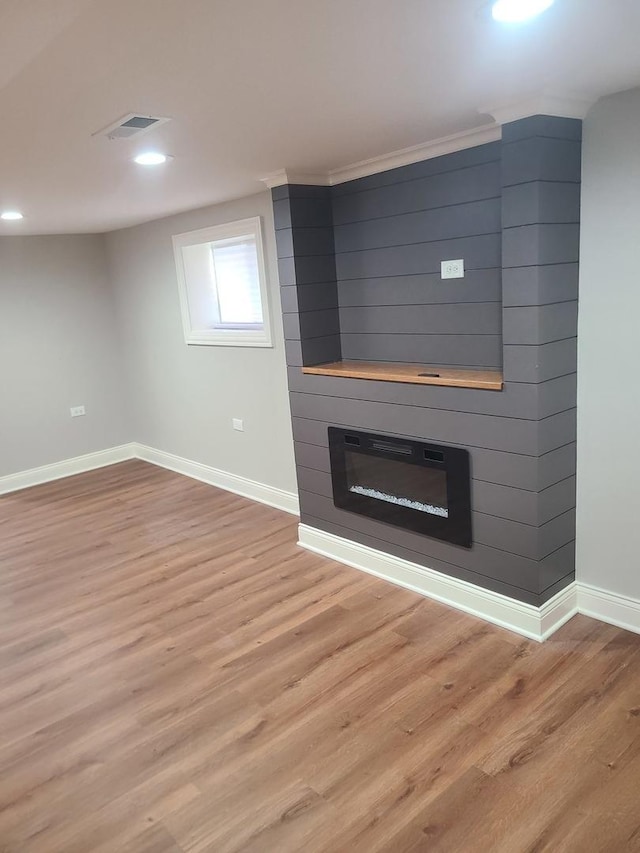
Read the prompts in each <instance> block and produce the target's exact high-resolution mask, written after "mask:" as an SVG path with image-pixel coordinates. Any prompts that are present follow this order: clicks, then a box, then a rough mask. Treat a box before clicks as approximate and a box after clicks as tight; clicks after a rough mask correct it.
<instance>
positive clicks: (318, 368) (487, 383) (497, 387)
mask: <svg viewBox="0 0 640 853" xmlns="http://www.w3.org/2000/svg"><path fill="white" fill-rule="evenodd" d="M302 372H303V373H310V374H314V375H317V376H343V377H347V378H349V379H376V380H378V381H379V382H408V383H411V384H413V385H447V386H450V387H453V388H482V389H484V390H487V391H501V390H502V373H501V372H500V371H499V370H468V369H464V368H459V367H429V366H424V365H420V364H394V363H391V362H387V361H331V362H327V363H326V364H314V365H312V366H309V367H303V368H302Z"/></svg>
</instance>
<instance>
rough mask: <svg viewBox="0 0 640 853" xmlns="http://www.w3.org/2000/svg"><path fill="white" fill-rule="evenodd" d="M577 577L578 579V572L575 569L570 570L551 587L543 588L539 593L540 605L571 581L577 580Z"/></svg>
mask: <svg viewBox="0 0 640 853" xmlns="http://www.w3.org/2000/svg"><path fill="white" fill-rule="evenodd" d="M575 579H576V573H575V570H574V571H572V572H570V573H569V574H568V575H565V576H564V577H562V578H560V580H558V581H556V582H555V583H554V584H552V585H551V586H550V587H547V589H545V590H543V591H542V592H541V593H540V595H539V602H538V606H540V605H542V604H544V603H545V602H546V601H548V600H549V599H550V598H553V596H554V595H556V594H557V593H559V592H561V591H562V590H563V589H564V588H565V587H566V586H568V585H569V584H570V583H573V581H575Z"/></svg>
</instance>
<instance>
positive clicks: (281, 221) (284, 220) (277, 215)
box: [272, 194, 291, 231]
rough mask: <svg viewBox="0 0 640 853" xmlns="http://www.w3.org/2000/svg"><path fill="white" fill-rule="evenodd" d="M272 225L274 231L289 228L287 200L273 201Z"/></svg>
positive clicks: (289, 208) (289, 210)
mask: <svg viewBox="0 0 640 853" xmlns="http://www.w3.org/2000/svg"><path fill="white" fill-rule="evenodd" d="M272 198H273V194H272ZM273 224H274V227H275V229H276V231H278V230H279V229H280V228H291V202H290V200H289V199H288V198H281V199H276V200H274V201H273Z"/></svg>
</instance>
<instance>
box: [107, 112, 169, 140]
mask: <svg viewBox="0 0 640 853" xmlns="http://www.w3.org/2000/svg"><path fill="white" fill-rule="evenodd" d="M168 121H170V119H168V118H163V117H162V116H143V115H137V114H136V113H129V114H128V115H126V116H123V117H122V118H120V119H118V121H116V122H114V123H113V124H110V125H109V126H108V127H105V128H103V129H102V130H99V131H97V133H94V134H93V135H94V136H106V137H108V138H109V139H131V137H132V136H142V134H143V133H148V132H149V131H150V130H153V129H154V128H155V127H160V125H161V124H165V123H166V122H168Z"/></svg>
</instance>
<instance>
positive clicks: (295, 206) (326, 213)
mask: <svg viewBox="0 0 640 853" xmlns="http://www.w3.org/2000/svg"><path fill="white" fill-rule="evenodd" d="M273 218H274V221H275V227H276V229H279V228H291V226H292V224H293V225H295V226H296V227H297V228H315V227H316V226H318V225H327V224H329V223H330V222H331V199H330V198H328V197H326V198H323V199H310V198H292V199H282V200H281V201H276V202H274V204H273Z"/></svg>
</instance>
